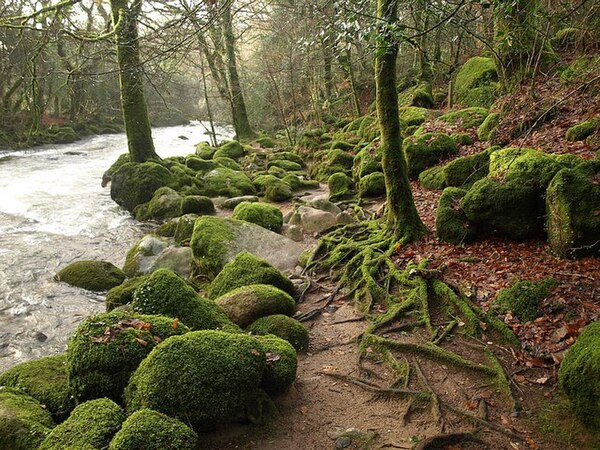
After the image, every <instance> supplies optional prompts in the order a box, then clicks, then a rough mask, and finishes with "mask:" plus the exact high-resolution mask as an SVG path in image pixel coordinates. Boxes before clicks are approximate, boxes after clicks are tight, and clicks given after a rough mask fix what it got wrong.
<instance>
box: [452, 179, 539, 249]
mask: <svg viewBox="0 0 600 450" xmlns="http://www.w3.org/2000/svg"><path fill="white" fill-rule="evenodd" d="M460 207H461V208H462V210H463V211H464V213H465V215H466V216H467V219H469V221H471V222H473V223H475V224H476V225H478V227H479V228H481V229H483V230H487V231H497V232H499V233H501V234H504V235H506V236H508V237H510V238H512V239H525V238H527V237H530V236H532V235H535V234H537V233H539V232H541V231H542V228H543V215H544V214H543V208H542V205H541V204H540V197H539V192H538V189H537V188H536V187H535V186H534V185H533V184H532V183H526V182H523V181H521V180H506V181H502V180H498V179H494V178H483V179H481V180H479V181H477V182H476V183H475V184H474V185H473V186H472V187H471V189H469V191H468V192H467V194H466V195H465V196H464V197H463V198H462V200H461V201H460Z"/></svg>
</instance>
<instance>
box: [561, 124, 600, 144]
mask: <svg viewBox="0 0 600 450" xmlns="http://www.w3.org/2000/svg"><path fill="white" fill-rule="evenodd" d="M598 128H600V118H594V119H589V120H585V121H583V122H581V123H578V124H577V125H574V126H572V127H571V128H569V129H568V130H567V133H566V135H565V137H566V138H567V141H570V142H577V141H583V140H585V139H586V138H587V137H588V136H590V135H591V134H592V133H593V132H594V131H596V130H597V129H598Z"/></svg>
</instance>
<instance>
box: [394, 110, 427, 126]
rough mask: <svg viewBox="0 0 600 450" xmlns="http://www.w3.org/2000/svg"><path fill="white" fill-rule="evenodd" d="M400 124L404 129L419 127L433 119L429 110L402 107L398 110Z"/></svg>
mask: <svg viewBox="0 0 600 450" xmlns="http://www.w3.org/2000/svg"><path fill="white" fill-rule="evenodd" d="M399 117H400V123H401V124H402V125H403V126H405V127H410V126H413V125H421V124H422V123H424V122H425V121H427V120H429V119H431V118H432V117H434V114H433V112H432V111H431V110H429V109H427V108H419V107H417V106H404V107H402V108H400V110H399Z"/></svg>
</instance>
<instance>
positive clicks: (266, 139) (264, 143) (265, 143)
mask: <svg viewBox="0 0 600 450" xmlns="http://www.w3.org/2000/svg"><path fill="white" fill-rule="evenodd" d="M254 142H256V143H257V144H258V145H260V146H261V147H262V148H275V147H276V144H275V141H274V140H273V139H272V138H271V137H270V136H261V137H259V138H258V139H256V141H254Z"/></svg>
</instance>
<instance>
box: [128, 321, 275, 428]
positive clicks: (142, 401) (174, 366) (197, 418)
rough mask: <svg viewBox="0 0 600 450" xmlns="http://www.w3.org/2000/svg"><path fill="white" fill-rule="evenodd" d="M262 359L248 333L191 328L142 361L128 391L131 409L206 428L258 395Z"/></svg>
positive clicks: (220, 422)
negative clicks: (159, 414) (191, 330)
mask: <svg viewBox="0 0 600 450" xmlns="http://www.w3.org/2000/svg"><path fill="white" fill-rule="evenodd" d="M265 365H266V357H265V352H264V350H263V348H262V346H261V345H260V343H259V342H258V341H257V340H256V339H254V338H253V337H251V336H247V335H244V334H230V333H225V332H222V331H212V330H211V331H194V332H191V333H187V334H186V335H183V336H177V337H173V338H171V339H169V340H168V341H166V342H164V343H163V344H162V345H160V346H159V347H157V348H156V349H155V350H154V351H152V353H151V354H150V355H149V356H148V357H147V358H146V359H145V360H144V362H142V364H140V367H139V368H138V370H136V372H135V373H134V374H133V376H132V377H131V380H130V382H129V386H128V387H127V391H126V403H127V408H128V410H129V411H136V410H140V409H142V408H150V409H154V410H156V411H160V412H162V413H164V414H167V415H169V416H171V417H175V418H178V419H180V420H182V421H185V422H186V423H188V424H190V425H191V426H192V427H193V429H194V430H205V429H209V428H212V427H214V426H216V425H218V424H222V423H224V422H226V421H228V420H230V419H231V418H233V417H234V416H235V415H236V414H238V413H239V412H241V411H242V410H243V409H244V407H246V406H247V405H248V404H250V403H251V402H253V401H255V399H256V397H257V396H258V395H259V387H260V383H261V381H262V377H263V372H264V370H265Z"/></svg>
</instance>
